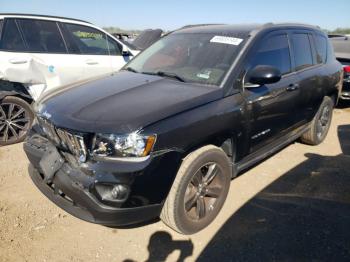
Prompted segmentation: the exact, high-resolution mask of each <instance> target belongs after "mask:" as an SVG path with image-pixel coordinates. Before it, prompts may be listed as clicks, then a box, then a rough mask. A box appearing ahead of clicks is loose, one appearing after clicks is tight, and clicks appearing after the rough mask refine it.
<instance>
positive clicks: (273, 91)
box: [24, 24, 342, 234]
mask: <svg viewBox="0 0 350 262" xmlns="http://www.w3.org/2000/svg"><path fill="white" fill-rule="evenodd" d="M341 85H342V67H341V65H340V63H339V62H338V61H337V60H336V59H335V57H334V54H333V50H332V47H331V45H330V44H329V41H328V38H327V35H325V34H324V33H323V32H322V31H321V30H320V29H318V28H317V27H313V26H307V25H298V24H266V25H207V26H192V27H190V28H184V29H181V30H177V31H175V32H172V33H170V34H169V35H167V36H165V37H164V38H162V39H160V40H159V41H157V42H156V43H154V44H153V45H152V46H150V47H149V48H147V49H146V50H144V51H143V52H142V53H140V54H139V55H138V56H137V57H136V58H135V59H134V60H131V61H130V62H129V63H128V64H127V65H126V66H125V67H124V68H123V70H122V71H120V72H119V73H115V74H112V75H110V76H108V77H106V78H102V79H99V80H95V81H92V82H88V83H85V84H80V85H75V86H70V87H68V88H65V89H60V90H57V91H55V92H51V93H48V94H47V95H46V96H44V97H43V98H42V99H40V101H38V102H37V104H36V106H35V111H36V119H35V123H34V125H33V128H32V129H31V131H30V134H29V136H28V138H27V140H26V142H25V143H24V150H25V152H26V154H27V156H28V158H29V160H30V163H31V164H30V167H29V173H30V176H31V178H32V180H33V182H34V184H35V185H36V186H37V187H38V188H39V189H40V190H41V191H42V193H43V194H45V195H46V196H47V197H48V198H49V199H50V200H51V201H53V202H54V203H56V204H57V205H58V206H60V207H61V208H63V209H64V210H66V211H67V212H68V213H70V214H72V215H74V216H76V217H78V218H81V219H83V220H86V221H90V222H94V223H99V224H103V225H108V226H121V225H128V224H134V223H139V222H145V221H148V220H151V219H154V218H157V217H160V218H161V220H162V221H163V222H164V223H166V224H167V225H168V226H170V227H171V228H173V229H174V230H176V231H178V232H180V233H183V234H193V233H195V232H198V231H199V230H201V229H203V228H205V227H206V226H207V225H209V224H210V223H211V222H212V221H213V219H214V218H215V217H216V216H217V215H218V213H219V211H220V209H221V208H222V206H223V204H224V202H225V201H230V199H226V197H227V193H228V190H229V187H230V180H231V179H232V178H234V177H235V176H237V174H239V173H240V172H242V171H243V170H245V169H247V168H248V167H250V166H252V165H254V164H256V163H257V162H259V161H261V160H263V159H264V158H266V157H267V156H269V155H270V154H272V153H274V152H276V151H277V150H279V149H281V148H282V147H284V146H286V145H288V144H289V143H291V142H292V141H294V140H297V139H299V138H300V140H301V141H302V142H304V143H307V144H310V145H317V144H319V143H321V142H322V141H323V140H324V138H325V137H326V135H327V132H328V129H329V126H330V123H331V119H332V110H333V107H334V104H335V103H336V102H337V100H338V96H339V93H340V92H341Z"/></svg>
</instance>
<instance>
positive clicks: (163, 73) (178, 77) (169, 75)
mask: <svg viewBox="0 0 350 262" xmlns="http://www.w3.org/2000/svg"><path fill="white" fill-rule="evenodd" d="M141 73H142V74H147V75H157V76H165V77H170V78H174V79H176V80H178V81H180V82H186V81H185V79H183V78H182V77H181V76H179V75H177V74H175V73H171V72H164V71H157V72H141Z"/></svg>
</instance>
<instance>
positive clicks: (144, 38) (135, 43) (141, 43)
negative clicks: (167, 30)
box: [114, 29, 163, 51]
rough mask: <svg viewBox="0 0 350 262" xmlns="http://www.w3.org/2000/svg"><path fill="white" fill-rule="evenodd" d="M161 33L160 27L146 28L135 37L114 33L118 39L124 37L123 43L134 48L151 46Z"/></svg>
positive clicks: (143, 48)
mask: <svg viewBox="0 0 350 262" xmlns="http://www.w3.org/2000/svg"><path fill="white" fill-rule="evenodd" d="M162 34H163V30H162V29H146V30H144V31H142V32H141V33H140V34H139V35H138V36H137V37H136V38H135V39H130V38H127V37H126V35H124V34H118V33H115V34H114V35H115V36H118V39H120V38H121V39H124V40H123V43H124V44H126V45H127V46H129V47H130V48H131V49H134V50H139V51H142V50H145V49H146V48H147V47H149V46H151V45H152V44H153V43H155V42H156V41H158V40H159V39H160V38H161V37H162Z"/></svg>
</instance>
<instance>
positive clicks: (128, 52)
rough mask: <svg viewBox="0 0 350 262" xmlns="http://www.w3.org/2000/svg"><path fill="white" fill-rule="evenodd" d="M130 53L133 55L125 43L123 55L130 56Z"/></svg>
mask: <svg viewBox="0 0 350 262" xmlns="http://www.w3.org/2000/svg"><path fill="white" fill-rule="evenodd" d="M129 55H131V53H130V51H129V49H128V48H127V47H126V46H125V45H123V49H122V56H129Z"/></svg>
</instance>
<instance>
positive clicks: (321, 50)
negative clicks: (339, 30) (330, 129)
mask: <svg viewBox="0 0 350 262" xmlns="http://www.w3.org/2000/svg"><path fill="white" fill-rule="evenodd" d="M314 39H315V47H316V55H317V63H325V62H326V58H327V39H326V38H325V37H324V36H321V35H316V36H315V37H314Z"/></svg>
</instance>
